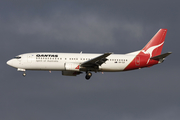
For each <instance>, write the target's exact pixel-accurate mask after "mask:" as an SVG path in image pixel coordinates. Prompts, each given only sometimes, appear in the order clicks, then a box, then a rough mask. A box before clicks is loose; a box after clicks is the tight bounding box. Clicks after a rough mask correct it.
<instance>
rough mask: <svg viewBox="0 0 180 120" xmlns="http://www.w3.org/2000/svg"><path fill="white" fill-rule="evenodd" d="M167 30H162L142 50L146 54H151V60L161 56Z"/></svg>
mask: <svg viewBox="0 0 180 120" xmlns="http://www.w3.org/2000/svg"><path fill="white" fill-rule="evenodd" d="M166 33H167V29H160V30H159V31H158V32H157V33H156V34H155V35H154V36H153V38H152V39H151V40H150V41H149V42H148V43H147V44H146V46H145V47H144V48H143V49H142V52H144V53H145V54H147V53H149V54H150V58H151V57H154V56H158V55H160V54H161V51H162V48H163V45H164V40H165V37H166Z"/></svg>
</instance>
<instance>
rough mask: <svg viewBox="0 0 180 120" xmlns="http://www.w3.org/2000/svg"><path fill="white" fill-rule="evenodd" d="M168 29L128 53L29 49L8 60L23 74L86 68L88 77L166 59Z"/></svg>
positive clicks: (68, 72) (69, 73)
mask: <svg viewBox="0 0 180 120" xmlns="http://www.w3.org/2000/svg"><path fill="white" fill-rule="evenodd" d="M166 33H167V29H160V30H159V31H158V32H157V33H156V34H155V35H154V36H153V37H152V39H151V40H150V41H149V42H148V43H147V45H146V46H145V47H144V48H143V49H141V50H138V51H135V52H131V53H127V54H113V53H111V52H108V53H104V54H85V53H82V52H81V53H49V52H48V53H26V54H21V55H18V56H16V57H14V58H13V59H11V60H9V61H7V64H8V65H9V66H11V67H14V68H17V70H18V71H23V76H26V73H25V71H26V70H47V71H62V75H66V76H76V75H79V74H81V73H83V72H85V73H86V76H85V78H86V79H87V80H89V79H90V78H91V76H92V72H120V71H128V70H134V69H139V68H144V67H150V66H153V65H156V64H159V63H162V62H163V61H164V60H165V57H167V56H168V55H170V54H171V52H167V53H164V54H161V51H162V48H163V45H164V40H165V37H166Z"/></svg>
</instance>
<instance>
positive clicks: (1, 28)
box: [0, 0, 180, 120]
mask: <svg viewBox="0 0 180 120" xmlns="http://www.w3.org/2000/svg"><path fill="white" fill-rule="evenodd" d="M179 5H180V1H179V0H171V1H170V0H149V1H144V0H126V1H120V0H51V1H49V0H31V1H30V0H16V1H14V0H1V1H0V46H1V47H0V55H1V60H0V61H1V62H0V68H1V74H0V119H1V120H179V119H180V114H179V113H180V102H179V101H180V87H179V86H180V75H179V59H180V57H179V45H180V40H179V39H180V34H179V32H180V30H179V28H180V24H179V21H180V14H179V12H180V8H179ZM160 28H167V29H168V32H167V35H166V40H165V44H164V47H163V51H162V52H163V53H165V52H169V51H171V52H173V54H172V55H170V56H168V57H167V59H166V60H165V62H163V63H162V64H160V65H156V66H153V67H151V68H144V69H141V70H134V71H129V72H116V73H104V74H101V73H93V76H92V78H91V79H90V80H89V81H87V80H85V78H84V76H85V74H81V75H79V76H77V77H67V76H62V75H61V72H60V71H56V72H52V73H51V74H50V73H49V72H47V71H27V72H26V73H27V76H26V77H23V76H22V73H21V72H17V70H16V69H14V68H12V67H9V66H8V65H6V61H7V60H9V59H11V58H12V57H14V56H16V55H19V54H22V53H28V52H46V51H47V52H72V53H76V52H80V51H83V53H104V52H113V53H120V54H123V53H128V52H132V51H136V50H139V49H141V48H143V47H144V45H145V44H146V43H147V42H148V41H149V40H150V39H151V37H152V36H153V35H154V34H155V33H156V32H157V31H158V30H159V29H160Z"/></svg>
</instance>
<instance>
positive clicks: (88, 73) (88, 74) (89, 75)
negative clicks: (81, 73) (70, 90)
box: [85, 72, 92, 80]
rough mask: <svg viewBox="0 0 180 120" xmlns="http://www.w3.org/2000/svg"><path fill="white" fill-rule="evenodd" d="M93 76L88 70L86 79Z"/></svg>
mask: <svg viewBox="0 0 180 120" xmlns="http://www.w3.org/2000/svg"><path fill="white" fill-rule="evenodd" d="M91 76H92V73H91V72H87V73H86V76H85V78H86V80H89V79H90V78H91Z"/></svg>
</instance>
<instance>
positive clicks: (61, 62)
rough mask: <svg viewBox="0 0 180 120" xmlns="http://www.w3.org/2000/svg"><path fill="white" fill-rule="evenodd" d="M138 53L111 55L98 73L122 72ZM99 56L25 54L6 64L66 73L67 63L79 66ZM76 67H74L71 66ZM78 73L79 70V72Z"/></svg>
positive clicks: (27, 68) (22, 68) (18, 67)
mask: <svg viewBox="0 0 180 120" xmlns="http://www.w3.org/2000/svg"><path fill="white" fill-rule="evenodd" d="M137 53H139V51H137V52H134V53H130V54H112V55H110V56H108V57H107V59H108V60H107V61H106V62H105V63H104V64H102V65H101V66H99V69H98V71H102V72H114V71H123V70H124V69H125V68H126V66H127V65H129V63H130V62H131V61H132V60H133V59H134V58H135V56H136V55H137ZM99 55H101V54H84V53H27V54H21V55H18V56H17V57H15V58H13V59H11V60H9V61H8V62H7V64H9V65H10V66H12V67H15V68H17V69H18V71H25V70H49V71H53V70H56V71H66V70H68V69H67V68H66V67H65V65H66V64H67V63H72V65H73V64H75V65H76V64H77V65H78V64H81V63H83V62H85V61H88V60H90V59H93V58H95V57H97V56H99ZM72 67H76V66H72ZM79 71H80V70H79Z"/></svg>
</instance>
